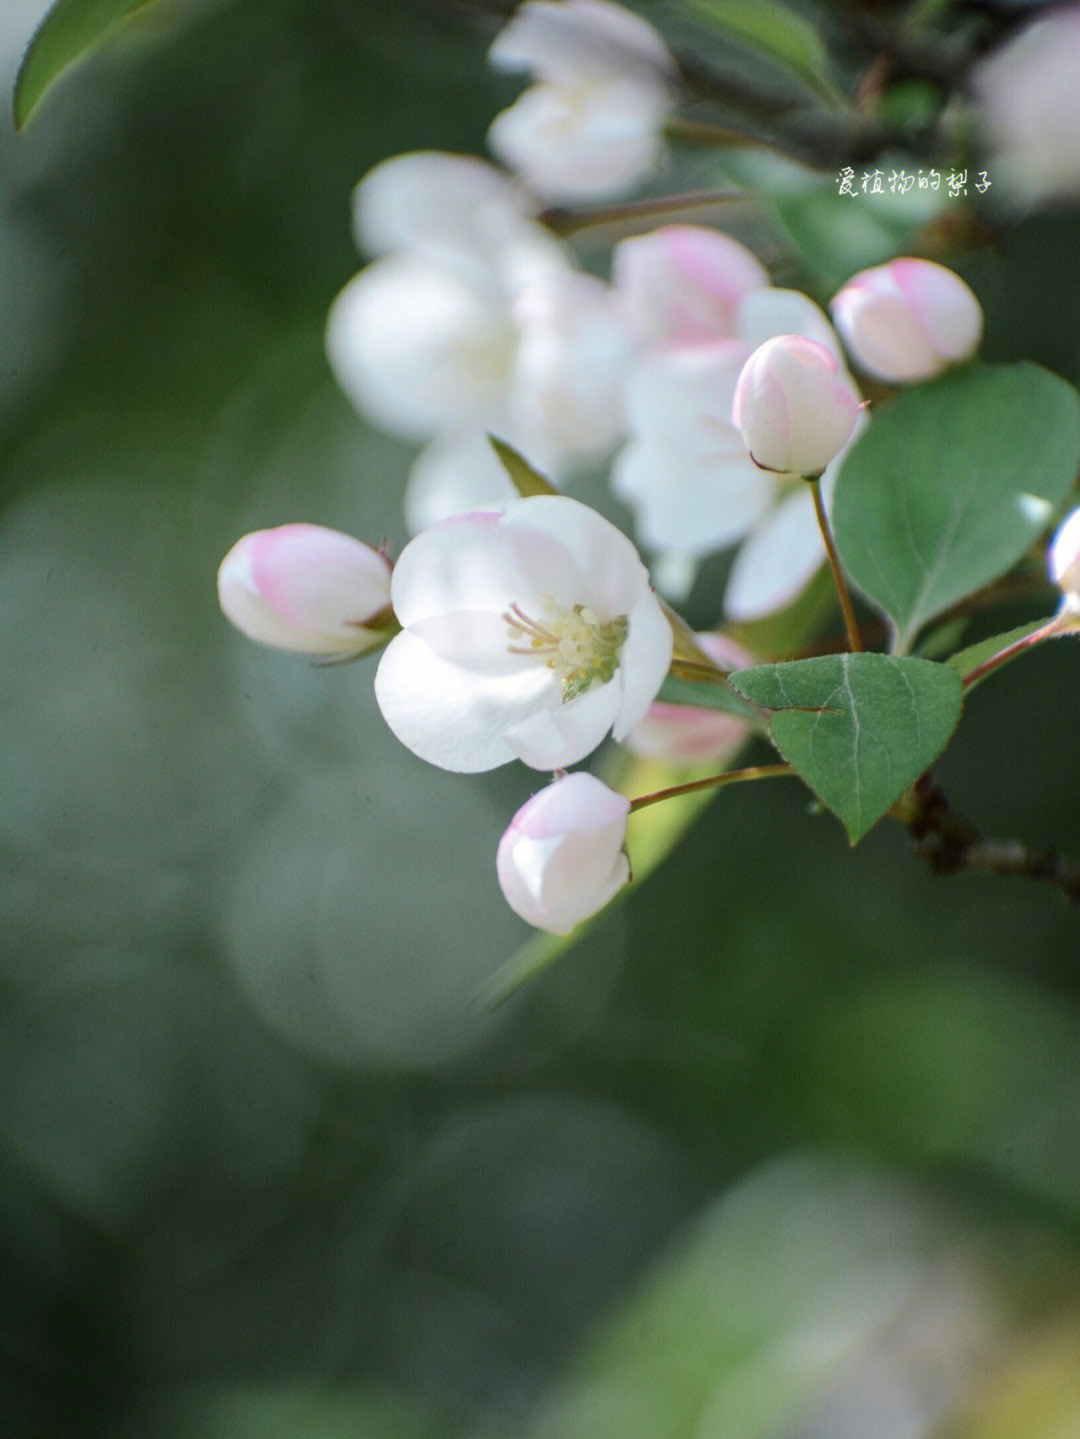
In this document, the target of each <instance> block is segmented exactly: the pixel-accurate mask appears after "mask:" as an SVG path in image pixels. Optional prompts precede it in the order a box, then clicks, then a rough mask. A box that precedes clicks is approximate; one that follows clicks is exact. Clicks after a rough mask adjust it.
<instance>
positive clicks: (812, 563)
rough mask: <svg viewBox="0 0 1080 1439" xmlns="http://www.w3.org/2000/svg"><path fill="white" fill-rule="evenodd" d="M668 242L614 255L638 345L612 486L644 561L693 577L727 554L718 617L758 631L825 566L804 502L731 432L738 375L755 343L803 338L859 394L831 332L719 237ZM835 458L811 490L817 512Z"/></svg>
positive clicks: (692, 231) (704, 233)
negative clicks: (689, 564)
mask: <svg viewBox="0 0 1080 1439" xmlns="http://www.w3.org/2000/svg"><path fill="white" fill-rule="evenodd" d="M675 228H676V229H677V231H678V233H677V234H676V235H675V236H674V237H672V236H671V235H670V234H665V233H664V232H657V234H656V235H655V236H650V237H645V238H646V239H648V240H649V241H650V243H649V244H648V245H644V244H642V243H641V242H639V241H636V240H635V241H626V242H624V244H625V247H626V252H627V253H626V254H625V255H624V256H620V255H619V254H617V255H616V279H617V288H620V294H621V296H622V299H623V301H624V304H625V305H626V306H627V307H628V309H629V311H630V312H631V313H632V314H633V315H636V316H637V317H638V321H637V323H638V325H639V327H641V329H642V330H643V331H644V335H645V338H644V339H643V342H642V344H641V348H640V351H639V354H638V357H637V359H636V361H635V363H634V366H633V368H632V370H631V373H630V377H629V380H628V383H627V392H626V395H627V400H626V408H627V422H628V428H629V431H630V439H629V442H628V443H627V444H626V445H625V446H624V447H623V448H622V449H621V450H620V451H619V453H618V454H617V455H616V457H615V461H614V464H613V467H612V486H613V488H614V489H615V491H616V493H617V494H618V495H619V496H620V497H621V498H622V499H624V500H625V501H626V502H627V503H628V504H629V505H630V506H631V508H632V509H633V511H634V517H635V523H636V530H637V534H638V536H639V537H640V539H641V540H642V541H643V543H644V544H645V545H646V546H648V547H649V548H650V549H653V550H657V551H660V552H661V553H664V554H665V555H666V556H669V557H670V556H678V557H687V558H689V559H691V560H693V561H694V562H695V563H696V562H697V561H698V560H700V559H701V558H702V557H704V556H705V555H707V554H709V553H711V552H713V551H715V550H719V549H723V548H725V547H727V546H731V545H736V544H737V545H738V546H739V549H738V551H737V553H736V555H735V559H734V561H733V564H732V568H731V570H730V573H729V577H728V581H727V586H726V588H725V593H724V608H725V611H726V613H727V615H728V616H729V617H730V618H731V619H737V620H749V619H756V618H758V617H759V616H761V615H766V614H770V613H772V612H774V611H775V610H778V609H782V608H783V607H784V606H785V605H787V604H789V603H791V601H792V600H794V599H795V598H796V597H797V596H798V595H799V594H800V593H801V591H802V590H803V589H804V588H805V587H806V585H807V584H808V583H809V581H810V580H811V579H812V578H813V576H814V574H815V573H816V572H817V570H818V568H819V567H820V566H821V564H822V563H823V562H824V560H825V558H826V552H825V545H824V541H823V540H822V538H821V532H820V530H819V528H818V525H817V520H816V518H815V515H814V505H813V497H812V495H811V493H810V491H809V488H808V487H807V486H806V485H804V484H801V483H799V482H797V481H794V480H791V479H789V478H787V477H785V476H784V475H773V474H769V473H767V472H766V471H763V470H760V469H758V468H757V467H756V466H755V465H754V463H753V461H752V460H751V459H750V457H749V455H748V454H747V452H746V447H745V445H744V444H743V440H742V436H741V434H740V433H739V430H738V429H737V428H736V426H735V425H734V423H733V421H732V417H731V407H732V402H733V400H734V397H735V386H736V384H737V382H738V378H739V375H740V374H741V372H742V368H743V365H744V364H745V363H746V361H747V360H748V359H749V358H750V355H751V354H752V352H753V351H754V350H755V349H756V348H757V346H758V345H760V344H762V343H764V342H765V341H766V340H768V339H771V338H773V337H774V336H776V335H785V334H791V335H801V336H804V337H805V338H807V339H809V340H813V341H815V342H816V343H817V344H819V345H823V346H824V347H825V349H826V350H827V351H828V352H829V353H830V354H831V355H832V356H833V358H834V359H835V360H836V362H837V372H838V374H839V376H840V377H841V378H842V379H843V381H844V382H845V384H847V385H849V386H850V388H851V390H852V393H853V394H854V395H855V396H856V398H857V394H858V392H857V390H856V388H855V385H854V382H852V381H851V379H850V376H849V375H848V373H847V370H846V367H845V364H844V358H843V351H842V349H841V347H840V342H839V340H838V338H837V336H836V334H835V332H834V331H833V329H832V326H831V325H830V324H829V321H828V319H827V317H826V316H825V314H824V313H823V312H822V311H821V309H820V308H819V307H818V306H817V305H815V304H814V303H813V301H812V300H810V299H809V297H808V296H806V295H804V294H802V293H800V292H799V291H796V290H783V289H777V288H774V287H772V286H771V285H770V284H769V283H768V275H767V274H766V272H765V271H764V270H763V269H762V268H761V266H760V265H759V264H758V262H757V261H756V260H754V259H753V257H752V256H749V252H748V251H744V250H743V247H742V246H740V245H738V244H737V243H736V242H735V241H733V240H730V239H728V237H726V236H721V237H717V236H716V235H715V232H712V231H708V230H704V229H701V230H700V233H698V230H699V227H691V226H680V227H675ZM658 237H661V238H659V239H658ZM716 239H720V240H722V241H724V243H723V244H719V245H718V244H715V243H714V241H715V240H716ZM631 246H634V247H636V249H630V247H631ZM622 248H623V247H620V250H622ZM620 262H621V263H620ZM620 274H621V278H622V286H620V285H619V284H618V281H619V279H620ZM703 294H704V295H705V296H709V297H712V303H711V306H709V307H708V308H707V307H705V306H702V305H700V304H699V302H698V301H699V297H700V296H702V295H703ZM703 315H704V316H707V317H708V318H707V320H706V321H705V323H704V324H702V323H701V317H702V316H703ZM862 423H863V421H862V418H861V417H860V418H859V420H858V421H857V423H856V427H855V428H856V431H857V430H858V429H859V428H860V427H861V424H862ZM842 453H843V452H841V456H838V457H837V458H836V459H835V460H833V461H832V463H831V464H830V465H829V466H828V467H827V468H826V470H825V473H824V475H823V476H822V486H821V489H822V498H823V499H824V501H825V503H826V506H828V503H829V501H830V498H831V494H832V488H833V485H834V483H835V478H836V473H837V470H838V467H839V463H840V459H841V457H842Z"/></svg>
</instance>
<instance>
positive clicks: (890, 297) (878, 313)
mask: <svg viewBox="0 0 1080 1439" xmlns="http://www.w3.org/2000/svg"><path fill="white" fill-rule="evenodd" d="M830 309H831V310H832V316H833V321H834V322H835V324H836V328H837V329H838V330H839V331H840V334H841V337H842V338H843V341H844V344H845V345H846V347H847V350H848V353H849V354H850V355H851V357H852V359H853V360H854V361H855V363H856V364H857V365H858V366H859V368H860V369H861V370H865V371H866V373H867V374H869V375H876V376H877V378H878V379H879V380H884V381H885V382H886V383H887V384H890V385H904V384H911V383H913V382H915V381H917V380H927V379H929V378H930V377H931V376H932V375H937V374H939V373H940V372H941V371H942V370H945V369H948V367H949V366H950V365H957V364H960V363H961V362H962V361H964V360H969V359H970V358H971V356H972V355H973V354H974V353H975V351H976V350H977V349H978V348H979V341H980V340H981V339H982V330H983V314H982V307H981V306H980V304H979V302H978V300H977V299H976V298H975V296H974V295H973V294H972V292H971V290H970V289H969V288H968V287H967V285H966V284H965V283H964V281H963V280H961V278H960V276H959V275H954V274H953V272H952V270H947V269H946V268H945V266H944V265H936V264H934V262H933V261H932V260H891V261H890V262H889V264H887V265H878V266H877V267H876V268H875V269H873V270H863V271H861V272H860V273H859V274H858V275H854V276H853V277H852V278H851V279H850V280H849V281H848V282H847V284H846V285H845V286H844V287H843V288H842V289H841V290H840V291H839V292H838V293H837V294H836V295H835V296H834V297H833V301H832V305H831V306H830Z"/></svg>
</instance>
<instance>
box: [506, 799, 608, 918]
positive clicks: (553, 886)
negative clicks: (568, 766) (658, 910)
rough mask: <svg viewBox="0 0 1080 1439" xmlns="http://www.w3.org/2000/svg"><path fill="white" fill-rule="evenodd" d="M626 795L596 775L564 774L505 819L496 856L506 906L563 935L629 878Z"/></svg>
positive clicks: (592, 911) (604, 901)
mask: <svg viewBox="0 0 1080 1439" xmlns="http://www.w3.org/2000/svg"><path fill="white" fill-rule="evenodd" d="M629 814H630V801H629V800H628V799H626V797H625V796H624V795H621V794H617V793H616V792H615V790H613V789H609V788H608V786H607V785H606V784H604V783H602V781H600V780H598V779H597V778H596V777H595V776H594V775H591V774H587V773H586V772H585V771H584V770H578V771H577V772H576V773H574V774H567V775H562V776H561V777H560V778H558V779H555V780H553V781H552V783H551V784H549V785H548V786H547V787H546V788H544V789H542V790H540V792H539V793H538V794H534V795H533V797H532V798H531V799H530V800H527V801H526V803H525V804H523V805H522V807H521V808H520V809H519V810H518V812H517V814H515V816H514V818H513V819H512V820H511V821H510V824H509V827H508V828H507V830H506V833H505V834H504V835H503V837H502V839H501V840H500V841H499V848H498V852H497V854H496V858H495V867H496V870H497V872H498V876H499V885H500V886H501V888H502V892H503V894H504V895H505V896H506V902H507V904H509V906H510V908H511V909H512V910H513V911H514V912H515V913H516V914H519V915H520V916H521V918H522V919H524V920H525V921H526V922H527V923H528V924H531V925H534V926H535V927H536V928H537V929H545V930H547V931H548V932H549V933H551V934H569V933H570V931H571V930H572V929H573V928H574V926H575V925H577V924H578V923H580V921H581V920H583V919H587V918H588V917H589V916H590V915H592V914H595V913H596V912H597V910H600V909H603V907H604V905H605V904H607V903H608V901H609V900H611V899H612V898H613V897H614V896H615V895H616V894H617V893H618V891H619V890H620V889H622V887H623V885H624V884H626V883H627V882H628V881H629V879H630V861H629V859H628V858H627V856H626V849H625V844H626V821H627V818H628V817H629Z"/></svg>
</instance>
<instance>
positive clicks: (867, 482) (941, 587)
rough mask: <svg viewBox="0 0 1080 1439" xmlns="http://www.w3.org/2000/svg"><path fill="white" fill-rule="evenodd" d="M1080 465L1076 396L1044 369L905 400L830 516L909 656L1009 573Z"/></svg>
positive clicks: (845, 553)
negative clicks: (939, 624) (955, 609)
mask: <svg viewBox="0 0 1080 1439" xmlns="http://www.w3.org/2000/svg"><path fill="white" fill-rule="evenodd" d="M1078 464H1080V397H1078V396H1077V393H1076V391H1075V390H1074V389H1073V388H1072V386H1071V385H1068V384H1066V383H1065V381H1064V380H1062V379H1059V378H1058V376H1057V375H1052V374H1050V372H1049V371H1047V370H1043V369H1040V368H1039V367H1038V366H1037V365H1031V364H1026V363H1022V364H1016V365H999V366H994V367H980V368H976V369H970V370H965V371H960V372H957V373H955V374H952V375H948V376H945V377H944V378H942V379H940V380H937V381H936V382H934V383H933V384H928V385H920V386H918V387H917V388H916V389H913V390H911V391H909V392H908V393H906V394H903V395H901V396H900V397H899V398H898V399H897V400H895V401H894V402H893V403H892V404H891V405H889V406H888V408H887V409H884V410H882V412H881V413H880V414H875V415H874V417H873V419H872V421H871V423H870V424H869V425H868V426H867V427H866V430H865V432H864V433H863V435H862V436H861V437H860V438H859V440H858V441H857V442H856V444H855V445H854V446H853V447H852V450H851V453H850V454H849V455H848V456H847V458H846V460H845V461H844V465H843V468H842V470H841V472H840V477H839V480H838V482H837V486H836V497H835V499H834V502H833V509H832V519H833V530H834V534H835V538H836V545H837V549H838V550H839V551H840V555H841V558H842V559H843V562H844V565H845V567H846V568H847V571H848V573H849V575H850V576H851V578H852V579H853V580H854V581H855V583H856V584H857V585H858V586H859V588H860V589H861V590H862V591H863V592H864V593H865V594H866V595H868V596H869V597H870V598H871V599H872V600H873V601H874V602H875V603H876V604H878V605H880V607H881V608H882V609H883V610H884V611H885V613H886V614H887V615H889V616H890V618H891V619H892V621H893V623H894V624H895V626H896V644H895V649H896V651H897V652H898V653H901V654H903V653H906V652H907V651H908V650H909V649H910V648H911V645H912V642H913V641H914V638H915V635H916V634H917V632H918V630H919V628H920V626H922V625H923V624H925V623H926V621H927V620H929V619H932V618H933V617H934V616H935V615H938V614H940V613H941V612H942V611H943V610H945V609H948V607H949V606H950V605H953V604H955V603H956V602H957V601H958V600H962V599H963V598H964V597H965V596H967V595H969V594H971V593H972V591H973V590H976V589H979V588H980V587H981V586H983V585H986V584H989V583H990V582H991V581H992V580H995V579H997V578H999V577H1000V576H1001V575H1003V574H1006V573H1007V572H1008V571H1009V570H1010V569H1011V568H1012V567H1013V565H1015V564H1016V562H1017V561H1018V560H1019V559H1020V558H1021V556H1022V555H1023V554H1024V551H1025V550H1026V549H1027V548H1028V546H1029V545H1030V544H1032V542H1033V541H1034V540H1036V539H1037V538H1038V537H1039V535H1040V534H1041V533H1042V531H1043V530H1044V529H1045V528H1046V525H1047V524H1048V522H1049V520H1050V518H1051V517H1052V515H1053V512H1054V510H1055V509H1056V508H1057V506H1058V505H1059V504H1060V503H1061V501H1062V500H1063V499H1064V498H1065V496H1066V495H1067V494H1068V492H1069V489H1070V487H1071V486H1072V483H1073V480H1074V479H1075V476H1076V470H1077V465H1078Z"/></svg>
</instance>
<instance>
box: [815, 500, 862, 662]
mask: <svg viewBox="0 0 1080 1439" xmlns="http://www.w3.org/2000/svg"><path fill="white" fill-rule="evenodd" d="M809 484H810V490H811V492H812V494H813V496H814V513H815V514H816V515H817V522H818V529H820V531H821V538H822V539H823V540H824V541H825V549H826V550H827V551H828V555H829V565H830V566H831V568H832V572H833V579H834V580H835V581H836V593H837V594H838V595H839V596H840V608H841V609H842V610H843V612H844V627H845V628H846V630H847V636H848V644H849V645H850V646H851V648H852V650H855V651H859V650H861V649H862V647H863V644H862V636H861V635H860V634H859V626H858V624H857V622H856V620H855V611H854V610H853V609H852V607H851V595H850V594H849V593H848V587H847V581H846V580H845V579H844V572H843V570H842V569H841V568H840V556H839V555H838V554H837V553H836V546H835V545H834V544H833V537H832V530H831V529H830V528H829V517H828V515H826V513H825V505H824V504H823V502H822V499H821V483H820V481H819V480H817V479H812V480H810V481H809Z"/></svg>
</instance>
